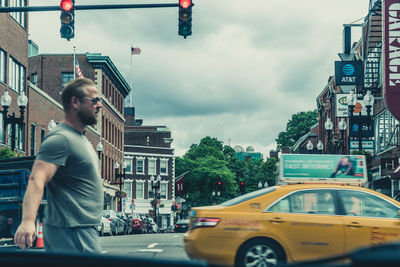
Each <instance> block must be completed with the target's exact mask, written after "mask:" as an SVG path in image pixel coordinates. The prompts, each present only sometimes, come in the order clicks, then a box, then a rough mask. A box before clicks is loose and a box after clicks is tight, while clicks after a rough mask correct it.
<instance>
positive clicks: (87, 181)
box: [36, 123, 103, 227]
mask: <svg viewBox="0 0 400 267" xmlns="http://www.w3.org/2000/svg"><path fill="white" fill-rule="evenodd" d="M36 159H38V160H43V161H46V162H49V163H52V164H55V165H57V166H59V168H58V170H57V172H56V173H55V175H54V177H53V178H52V179H51V180H50V181H49V183H48V184H47V205H46V207H45V218H44V223H46V224H48V225H52V226H58V227H84V226H94V225H99V224H100V222H101V213H102V209H103V184H102V181H101V176H100V173H99V160H98V157H97V154H96V152H95V151H94V148H93V146H92V144H91V143H90V142H89V140H88V139H87V138H86V137H85V135H83V134H82V133H80V132H79V131H78V130H76V129H75V128H73V127H71V126H69V125H67V124H64V123H60V124H58V125H57V127H56V128H55V130H54V131H52V132H51V133H50V134H49V135H48V136H47V137H46V138H45V140H44V141H43V143H42V144H41V146H40V149H39V153H38V155H37V157H36Z"/></svg>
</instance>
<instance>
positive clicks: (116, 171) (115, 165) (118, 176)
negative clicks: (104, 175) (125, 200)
mask: <svg viewBox="0 0 400 267" xmlns="http://www.w3.org/2000/svg"><path fill="white" fill-rule="evenodd" d="M114 168H115V178H118V179H119V193H120V195H119V211H122V179H124V180H125V169H126V166H125V163H122V169H123V170H122V173H119V163H118V161H116V162H115V163H114Z"/></svg>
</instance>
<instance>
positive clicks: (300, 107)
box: [30, 0, 368, 155]
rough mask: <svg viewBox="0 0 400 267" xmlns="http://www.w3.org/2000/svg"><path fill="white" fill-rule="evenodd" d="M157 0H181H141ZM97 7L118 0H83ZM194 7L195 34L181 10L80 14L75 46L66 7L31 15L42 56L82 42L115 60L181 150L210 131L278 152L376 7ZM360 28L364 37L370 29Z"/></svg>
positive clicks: (142, 108) (304, 1) (300, 0)
mask: <svg viewBox="0 0 400 267" xmlns="http://www.w3.org/2000/svg"><path fill="white" fill-rule="evenodd" d="M113 2H114V1H113ZM115 2H116V3H117V2H118V3H132V1H127V0H121V1H116V0H115ZM149 2H151V3H161V2H163V3H171V2H174V1H172V0H169V1H168V0H159V1H134V3H149ZM176 2H177V1H176ZM97 3H98V4H108V3H110V1H103V2H101V1H97V0H96V1H94V0H87V1H83V0H77V1H76V4H77V5H79V4H97ZM194 3H195V6H194V7H193V35H192V36H189V37H188V38H187V39H186V40H184V39H183V38H182V37H181V36H178V34H177V24H178V9H177V8H164V9H134V10H107V11H106V10H102V11H76V12H75V13H76V24H75V29H76V37H75V38H74V39H73V40H72V41H71V42H67V41H65V40H63V39H61V38H60V36H59V26H60V25H59V24H60V23H59V12H47V13H31V15H30V16H31V19H30V38H31V39H32V40H34V41H35V42H36V43H37V44H38V45H39V47H40V52H42V53H72V51H73V46H76V50H77V53H84V52H100V53H102V54H103V55H107V56H109V57H110V58H111V59H112V61H113V62H114V64H115V65H116V66H117V67H118V68H119V70H120V71H121V73H122V74H123V75H124V76H125V78H126V80H127V81H128V83H131V81H132V83H133V90H134V104H135V108H136V115H137V118H142V119H143V120H144V124H147V125H150V124H156V125H166V126H168V127H171V128H172V130H173V136H174V142H173V147H175V149H176V153H177V154H178V155H182V154H184V153H185V152H186V150H187V149H188V148H189V146H190V145H191V144H192V143H198V142H199V141H200V139H201V138H203V137H205V136H212V137H217V138H218V139H219V140H221V141H224V143H225V144H228V143H229V142H230V144H231V145H232V146H235V145H241V146H243V147H246V146H249V145H252V146H253V147H254V148H255V150H256V151H260V152H261V153H263V154H264V155H268V154H269V150H270V149H272V148H275V141H274V140H275V138H276V137H277V134H278V133H279V132H280V131H283V130H284V128H285V126H286V123H287V121H288V120H289V118H290V116H291V115H292V114H293V113H296V112H299V111H306V110H313V109H315V108H316V103H315V98H316V97H317V96H318V94H319V93H320V92H321V90H322V89H323V87H324V86H325V85H326V82H327V80H328V78H329V76H331V75H333V74H334V69H333V66H334V60H338V56H337V53H339V52H341V49H342V40H341V38H342V28H343V26H342V25H343V24H345V23H351V22H354V21H356V20H357V19H359V18H361V17H363V16H365V15H367V10H368V1H363V0H352V1H348V0H325V1H321V0H296V1H293V0H292V1H289V0H279V1H272V0H253V1H241V0H218V1H216V0H197V1H194ZM54 4H58V1H45V0H35V1H31V5H54ZM362 21H363V20H361V21H359V22H358V23H362ZM353 32H354V34H355V35H356V37H354V38H353V41H357V38H359V35H360V34H359V32H360V29H359V28H353ZM131 44H132V45H134V46H136V47H140V48H141V50H142V54H141V55H138V56H134V57H133V58H132V62H133V63H132V67H133V71H132V75H130V72H131V71H130V61H131V57H130V55H129V52H130V46H131Z"/></svg>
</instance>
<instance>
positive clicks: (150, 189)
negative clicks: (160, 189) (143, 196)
mask: <svg viewBox="0 0 400 267" xmlns="http://www.w3.org/2000/svg"><path fill="white" fill-rule="evenodd" d="M147 184H148V186H147V189H148V192H149V199H151V198H154V191H153V187H152V185H151V181H148V183H147Z"/></svg>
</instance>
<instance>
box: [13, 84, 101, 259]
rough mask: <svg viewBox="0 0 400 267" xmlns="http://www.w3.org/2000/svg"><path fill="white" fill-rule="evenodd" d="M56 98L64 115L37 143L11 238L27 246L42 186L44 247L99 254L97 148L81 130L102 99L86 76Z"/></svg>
mask: <svg viewBox="0 0 400 267" xmlns="http://www.w3.org/2000/svg"><path fill="white" fill-rule="evenodd" d="M61 100H62V105H63V107H64V119H63V121H61V122H60V123H59V124H58V125H57V126H56V128H55V129H54V130H53V131H52V132H50V133H49V134H48V136H46V138H45V140H44V141H43V143H42V144H41V146H40V149H39V153H38V154H37V156H36V159H35V162H34V164H33V167H32V173H31V175H30V177H29V183H28V187H27V190H26V193H25V197H24V202H23V213H22V222H21V224H20V226H19V227H18V229H17V232H16V234H15V237H14V242H15V244H16V245H17V246H19V247H20V248H23V249H25V248H26V247H32V244H33V241H34V239H35V236H36V231H35V219H36V213H37V211H38V207H39V205H40V202H41V200H42V196H43V192H44V189H45V187H46V186H47V191H46V192H47V193H46V194H47V204H46V207H45V218H44V223H43V239H44V245H45V248H46V251H59V252H68V253H101V247H100V244H99V240H98V234H97V230H96V226H97V225H99V224H100V223H101V214H102V209H103V185H102V181H101V176H100V173H99V161H98V157H97V153H96V152H95V151H94V148H93V146H92V145H91V143H90V142H89V141H88V140H87V139H86V137H85V135H84V129H85V127H86V126H88V125H94V124H96V123H97V117H98V114H99V112H100V108H101V107H102V104H101V101H100V98H99V96H98V92H97V88H96V84H95V83H94V82H93V81H92V80H90V79H87V78H77V79H74V80H72V81H70V82H69V83H67V85H66V86H65V88H64V90H63V91H62V94H61Z"/></svg>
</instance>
